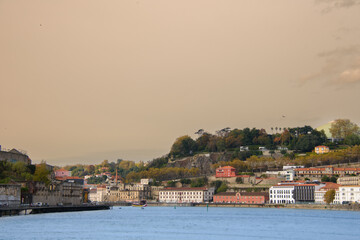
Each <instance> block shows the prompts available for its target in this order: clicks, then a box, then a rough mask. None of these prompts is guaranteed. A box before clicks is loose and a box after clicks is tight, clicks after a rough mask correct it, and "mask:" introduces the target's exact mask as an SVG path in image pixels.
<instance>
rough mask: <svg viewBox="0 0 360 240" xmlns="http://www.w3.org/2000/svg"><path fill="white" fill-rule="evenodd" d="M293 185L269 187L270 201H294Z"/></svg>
mask: <svg viewBox="0 0 360 240" xmlns="http://www.w3.org/2000/svg"><path fill="white" fill-rule="evenodd" d="M294 192H295V185H276V186H272V187H271V188H270V189H269V197H270V201H269V202H270V203H295V198H294Z"/></svg>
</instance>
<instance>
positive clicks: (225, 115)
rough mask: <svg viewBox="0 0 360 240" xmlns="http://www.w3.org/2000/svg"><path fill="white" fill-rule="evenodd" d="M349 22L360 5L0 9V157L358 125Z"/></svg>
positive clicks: (308, 0) (150, 151)
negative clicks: (223, 133)
mask: <svg viewBox="0 0 360 240" xmlns="http://www.w3.org/2000/svg"><path fill="white" fill-rule="evenodd" d="M359 23H360V1H359V0H301V1H295V0H294V1H291V0H272V1H267V0H262V1H260V0H221V1H219V0H216V1H215V0H181V1H177V0H173V1H171V0H146V1H145V0H116V1H115V0H113V1H111V0H107V1H100V0H96V1H95V0H92V1H91V0H77V1H74V0H69V1H48V0H43V1H35V0H32V1H29V0H23V1H18V0H0V108H1V115H0V116H1V117H0V145H2V146H3V147H5V148H18V149H24V150H27V151H28V154H29V156H30V157H31V158H32V160H33V161H34V162H39V161H41V160H46V161H47V162H48V163H50V164H55V165H56V164H57V165H63V164H66V163H96V162H100V161H102V160H104V159H108V160H109V161H116V159H118V158H123V159H129V160H150V159H152V158H155V157H158V156H161V155H163V154H165V153H167V152H168V151H169V149H170V147H171V145H172V143H173V142H174V140H175V139H176V138H177V137H179V136H181V135H185V134H189V135H191V136H194V135H193V133H194V132H195V131H197V130H198V129H200V128H203V129H205V130H207V131H210V132H214V131H215V130H218V129H221V128H224V127H231V128H241V129H242V128H244V127H257V128H265V129H268V130H269V129H270V127H276V126H277V127H294V126H304V125H311V126H313V127H317V126H319V125H322V124H323V123H326V122H328V121H330V120H333V119H336V118H349V119H351V120H352V121H354V122H356V123H357V124H359V123H360V111H359V110H358V106H357V105H358V103H359V102H360V101H359V100H360V96H359V93H360V25H359ZM282 115H285V116H286V117H285V118H282Z"/></svg>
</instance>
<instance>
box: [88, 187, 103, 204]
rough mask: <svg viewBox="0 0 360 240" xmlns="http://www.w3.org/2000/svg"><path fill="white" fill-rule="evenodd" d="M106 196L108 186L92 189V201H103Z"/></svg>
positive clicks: (90, 198)
mask: <svg viewBox="0 0 360 240" xmlns="http://www.w3.org/2000/svg"><path fill="white" fill-rule="evenodd" d="M105 196H106V186H98V187H97V188H92V189H90V193H89V200H90V201H91V202H103V201H105Z"/></svg>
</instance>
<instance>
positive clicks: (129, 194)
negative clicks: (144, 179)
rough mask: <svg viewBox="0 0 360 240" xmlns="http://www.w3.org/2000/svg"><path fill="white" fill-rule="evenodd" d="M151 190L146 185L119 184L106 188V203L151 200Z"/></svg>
mask: <svg viewBox="0 0 360 240" xmlns="http://www.w3.org/2000/svg"><path fill="white" fill-rule="evenodd" d="M150 195H151V188H150V186H149V185H145V184H124V183H119V184H115V185H112V186H111V185H109V186H107V187H106V197H105V201H110V202H138V201H140V200H145V199H149V198H150Z"/></svg>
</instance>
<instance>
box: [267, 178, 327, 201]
mask: <svg viewBox="0 0 360 240" xmlns="http://www.w3.org/2000/svg"><path fill="white" fill-rule="evenodd" d="M323 186H324V184H307V183H303V182H291V181H290V182H281V183H279V184H278V185H275V186H272V187H271V188H270V189H269V195H270V203H310V202H315V191H316V190H318V189H320V188H321V187H323Z"/></svg>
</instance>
